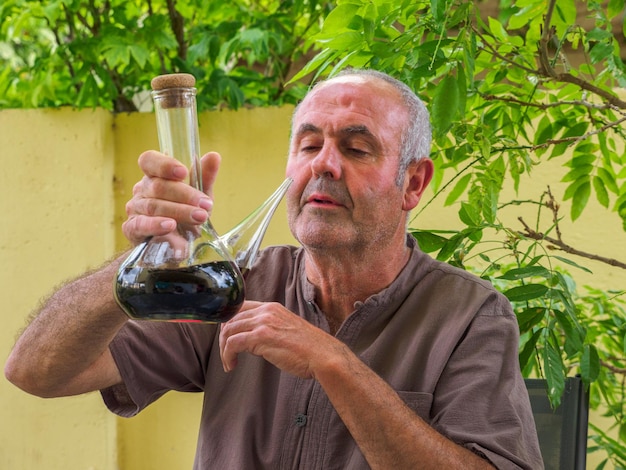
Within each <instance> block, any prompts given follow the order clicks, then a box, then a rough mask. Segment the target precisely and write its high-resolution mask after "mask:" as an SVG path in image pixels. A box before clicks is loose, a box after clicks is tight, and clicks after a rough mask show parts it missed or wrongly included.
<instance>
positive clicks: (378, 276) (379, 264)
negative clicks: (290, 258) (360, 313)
mask: <svg viewBox="0 0 626 470" xmlns="http://www.w3.org/2000/svg"><path fill="white" fill-rule="evenodd" d="M410 252H411V250H410V248H409V247H407V245H406V240H405V239H403V240H402V243H401V244H399V243H395V244H394V245H392V246H389V247H388V248H386V249H385V247H377V249H372V250H368V252H367V253H361V252H359V253H336V252H333V253H319V252H316V251H314V250H308V249H307V250H306V274H307V278H308V280H309V282H311V283H312V284H313V285H314V286H315V300H316V302H317V304H318V306H319V307H320V309H321V310H322V311H323V312H324V314H325V315H326V317H327V319H328V323H329V325H330V326H331V331H332V329H333V325H336V326H337V327H338V326H339V325H341V323H342V322H343V321H344V320H345V319H346V318H347V317H348V316H349V315H350V314H351V313H352V311H353V310H354V304H355V302H358V301H361V302H363V301H365V300H366V299H367V298H368V297H370V296H371V295H373V294H376V293H378V292H380V291H381V290H382V289H384V288H385V287H387V286H388V285H389V284H391V283H392V282H393V280H394V279H395V278H396V277H397V276H398V274H399V273H400V271H401V270H402V268H403V267H404V266H405V265H406V263H407V261H408V259H409V256H410ZM333 333H334V331H333Z"/></svg>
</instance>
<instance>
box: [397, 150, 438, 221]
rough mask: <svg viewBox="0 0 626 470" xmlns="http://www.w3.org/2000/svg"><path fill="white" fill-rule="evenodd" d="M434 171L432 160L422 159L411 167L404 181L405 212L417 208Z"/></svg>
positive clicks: (403, 205)
mask: <svg viewBox="0 0 626 470" xmlns="http://www.w3.org/2000/svg"><path fill="white" fill-rule="evenodd" d="M433 171H434V165H433V161H432V160H431V159H430V158H422V159H420V160H418V161H416V162H413V163H411V164H410V165H409V167H408V168H407V170H406V178H405V180H404V200H403V203H402V209H403V210H405V211H410V210H412V209H413V208H415V206H417V204H418V203H419V202H420V199H421V198H422V194H423V193H424V190H425V189H426V187H427V186H428V184H429V183H430V180H431V179H432V177H433Z"/></svg>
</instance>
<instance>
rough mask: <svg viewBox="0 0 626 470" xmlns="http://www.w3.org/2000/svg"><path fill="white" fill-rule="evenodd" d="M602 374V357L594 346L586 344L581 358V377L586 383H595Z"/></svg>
mask: <svg viewBox="0 0 626 470" xmlns="http://www.w3.org/2000/svg"><path fill="white" fill-rule="evenodd" d="M599 373H600V357H599V356H598V350H597V349H596V347H595V346H594V345H593V344H585V347H584V349H583V355H582V357H581V358H580V375H581V376H582V379H583V381H584V382H586V383H591V382H595V380H596V379H597V378H598V375H599Z"/></svg>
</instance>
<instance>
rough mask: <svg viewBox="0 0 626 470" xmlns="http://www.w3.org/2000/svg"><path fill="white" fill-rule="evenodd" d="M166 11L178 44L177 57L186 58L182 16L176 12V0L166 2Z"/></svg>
mask: <svg viewBox="0 0 626 470" xmlns="http://www.w3.org/2000/svg"><path fill="white" fill-rule="evenodd" d="M167 11H168V13H169V15H170V22H171V25H172V31H173V32H174V36H175V37H176V42H177V43H178V57H180V58H181V59H182V60H185V59H186V58H187V43H186V42H185V27H184V21H183V16H182V15H181V14H180V13H179V12H178V10H176V0H167Z"/></svg>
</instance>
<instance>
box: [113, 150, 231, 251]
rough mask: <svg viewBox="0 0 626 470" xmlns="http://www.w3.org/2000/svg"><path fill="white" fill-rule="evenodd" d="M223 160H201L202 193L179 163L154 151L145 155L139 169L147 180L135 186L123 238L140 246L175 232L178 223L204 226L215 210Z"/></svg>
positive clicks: (212, 154) (211, 157) (210, 156)
mask: <svg viewBox="0 0 626 470" xmlns="http://www.w3.org/2000/svg"><path fill="white" fill-rule="evenodd" d="M220 161H221V158H220V156H219V154H217V153H215V152H210V153H207V154H206V155H204V156H203V157H202V159H201V167H202V186H203V189H204V192H202V191H198V190H197V189H195V188H193V187H192V186H190V185H189V183H188V175H189V171H188V169H187V168H186V167H185V166H184V165H183V164H181V163H180V162H179V161H178V160H176V159H174V158H171V157H169V156H167V155H164V154H162V153H159V152H156V151H153V150H151V151H147V152H144V153H142V154H141V156H140V157H139V167H140V168H141V170H142V171H143V173H144V177H143V178H142V179H141V181H139V182H138V183H137V184H136V185H135V186H134V188H133V197H132V199H131V200H130V201H128V203H127V204H126V214H127V215H128V219H127V220H126V221H125V222H124V223H123V224H122V231H123V233H124V236H125V237H126V238H127V239H128V240H129V241H130V242H131V243H133V244H138V243H141V242H143V241H144V240H145V239H146V238H148V237H150V236H160V235H166V234H168V233H170V232H172V231H174V230H175V229H176V225H177V223H182V224H185V225H200V224H202V223H204V222H205V221H206V220H207V218H208V217H209V215H210V212H211V209H212V208H213V183H214V182H215V178H216V175H217V171H218V169H219V165H220Z"/></svg>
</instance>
